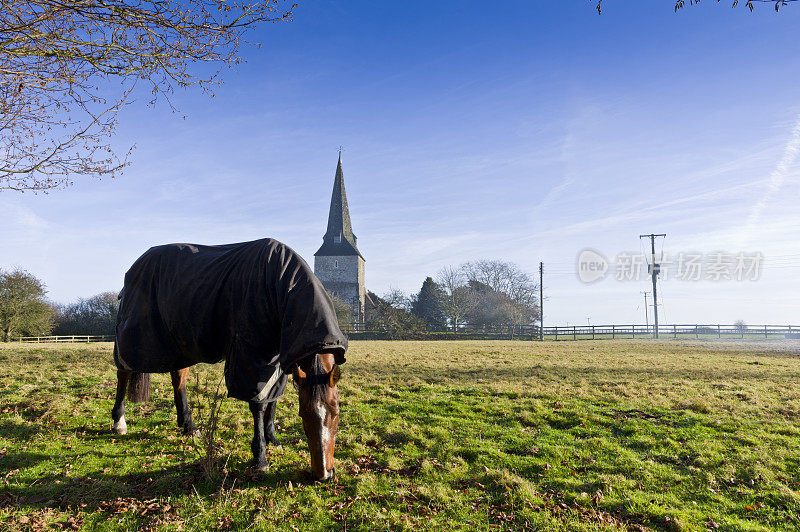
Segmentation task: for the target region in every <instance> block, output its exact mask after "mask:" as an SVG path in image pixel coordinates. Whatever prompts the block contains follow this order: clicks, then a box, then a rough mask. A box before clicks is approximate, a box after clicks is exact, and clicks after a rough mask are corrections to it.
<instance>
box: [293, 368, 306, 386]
mask: <svg viewBox="0 0 800 532" xmlns="http://www.w3.org/2000/svg"><path fill="white" fill-rule="evenodd" d="M305 378H306V372H305V371H303V370H302V369H300V366H295V367H294V369H293V370H292V380H293V381H294V383H295V384H300V383H302V382H303V381H304V380H305Z"/></svg>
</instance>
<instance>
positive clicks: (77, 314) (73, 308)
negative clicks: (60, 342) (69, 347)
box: [52, 292, 119, 336]
mask: <svg viewBox="0 0 800 532" xmlns="http://www.w3.org/2000/svg"><path fill="white" fill-rule="evenodd" d="M118 312H119V300H118V299H117V293H116V292H103V293H101V294H97V295H96V296H92V297H90V298H88V299H79V300H78V301H76V302H75V303H70V304H68V305H56V306H55V307H54V309H53V332H52V334H55V335H66V336H71V335H91V336H113V335H114V334H115V333H116V326H117V313H118Z"/></svg>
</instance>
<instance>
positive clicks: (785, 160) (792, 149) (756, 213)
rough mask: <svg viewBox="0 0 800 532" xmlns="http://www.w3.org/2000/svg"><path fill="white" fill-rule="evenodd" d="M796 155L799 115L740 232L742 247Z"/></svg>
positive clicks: (781, 183)
mask: <svg viewBox="0 0 800 532" xmlns="http://www.w3.org/2000/svg"><path fill="white" fill-rule="evenodd" d="M798 153H800V114H798V115H797V118H796V119H795V124H794V128H793V129H792V133H791V135H790V136H789V139H788V140H787V141H786V146H785V147H784V149H783V156H782V157H781V160H780V161H778V164H777V165H776V166H775V169H774V170H773V171H772V173H771V174H770V176H769V183H768V184H767V189H766V190H765V191H764V194H763V195H762V196H761V198H759V200H758V201H757V202H756V203H755V204H754V205H753V207H752V208H751V209H750V215H749V216H748V217H747V222H746V223H745V227H744V230H743V231H742V242H743V245H744V246H746V245H747V244H749V243H750V241H751V240H753V237H754V236H755V233H757V232H758V230H757V226H758V224H759V222H760V221H761V214H762V213H763V212H764V208H765V207H766V206H767V204H768V203H769V202H770V201H771V200H772V198H773V197H774V196H775V194H777V193H778V191H779V190H780V189H781V187H782V186H783V183H784V182H785V181H786V176H787V175H788V174H789V170H790V169H791V167H792V165H793V164H794V163H795V161H797V155H798Z"/></svg>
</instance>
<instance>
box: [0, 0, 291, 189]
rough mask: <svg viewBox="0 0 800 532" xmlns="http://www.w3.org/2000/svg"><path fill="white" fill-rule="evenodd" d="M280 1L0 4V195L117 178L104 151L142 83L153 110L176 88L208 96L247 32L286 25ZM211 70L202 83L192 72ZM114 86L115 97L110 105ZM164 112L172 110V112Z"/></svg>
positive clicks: (17, 0) (121, 163) (22, 0)
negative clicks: (204, 66)
mask: <svg viewBox="0 0 800 532" xmlns="http://www.w3.org/2000/svg"><path fill="white" fill-rule="evenodd" d="M294 6H295V5H294V4H289V3H286V2H284V1H283V0H260V1H259V0H254V1H245V0H231V1H227V0H180V1H176V0H76V1H60V0H4V2H3V6H2V9H0V190H2V189H11V190H19V191H25V190H47V189H51V188H55V187H59V186H62V185H67V184H69V183H70V182H71V179H72V177H73V176H78V175H93V176H101V175H111V176H113V175H116V174H117V173H118V172H119V171H120V170H122V168H124V167H125V166H127V164H128V156H129V154H130V151H129V152H128V153H127V154H124V155H123V156H121V157H120V156H119V155H118V154H117V153H115V152H114V151H113V150H112V148H111V145H110V143H109V139H110V137H111V135H112V134H113V131H114V128H115V127H116V125H117V113H118V111H119V110H120V109H121V108H122V107H123V106H124V105H125V104H127V103H128V101H129V97H130V95H131V92H132V91H133V89H134V88H135V87H136V86H137V84H138V83H139V82H145V83H147V84H148V85H149V88H150V91H151V94H152V99H151V101H150V103H151V104H152V103H154V102H155V101H156V100H157V99H158V98H159V96H162V97H165V98H166V99H167V101H168V102H169V95H170V94H172V93H173V92H174V90H175V88H176V87H189V86H195V85H196V86H199V87H200V88H201V90H203V91H205V92H208V93H210V92H211V89H212V87H213V86H214V84H216V83H218V82H219V80H218V74H219V72H220V70H221V69H222V68H230V67H233V66H235V65H236V64H238V63H239V62H241V57H239V55H238V54H239V49H240V47H241V45H242V44H245V43H246V41H245V40H244V36H245V33H246V31H247V30H248V29H249V28H251V27H252V26H254V25H256V24H259V23H263V22H279V21H286V20H289V19H290V18H291V15H292V10H293V8H294ZM199 62H203V63H208V62H211V63H216V64H217V65H218V67H219V68H218V69H217V70H216V72H214V73H213V74H210V75H204V76H200V75H198V74H197V73H195V72H194V71H192V70H191V68H190V67H192V66H193V65H194V64H196V63H199ZM114 85H117V86H118V89H117V90H116V92H117V96H115V97H113V98H109V97H108V96H106V95H107V94H110V93H113V92H115V91H114ZM170 105H171V102H170Z"/></svg>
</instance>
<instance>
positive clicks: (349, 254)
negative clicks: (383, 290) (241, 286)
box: [314, 151, 365, 324]
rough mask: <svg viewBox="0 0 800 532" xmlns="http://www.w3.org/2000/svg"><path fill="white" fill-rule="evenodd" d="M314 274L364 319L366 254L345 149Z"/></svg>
mask: <svg viewBox="0 0 800 532" xmlns="http://www.w3.org/2000/svg"><path fill="white" fill-rule="evenodd" d="M314 274H315V275H316V276H317V277H318V278H319V280H320V281H322V285H323V286H324V287H325V288H326V289H327V290H328V292H330V293H331V294H333V295H335V296H337V297H339V298H340V299H341V300H342V301H344V302H345V303H347V304H348V305H350V308H352V309H353V321H354V322H355V323H357V324H361V323H363V322H364V295H365V289H364V257H362V256H361V252H359V251H358V247H357V246H356V235H354V234H353V227H352V225H351V224H350V209H349V208H348V207H347V194H346V193H345V190H344V174H343V173H342V152H341V151H340V152H339V163H338V164H337V165H336V177H335V178H334V180H333V194H332V195H331V209H330V211H329V213H328V230H327V231H326V232H325V236H324V237H322V246H321V247H320V248H319V249H318V250H317V252H316V253H314Z"/></svg>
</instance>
